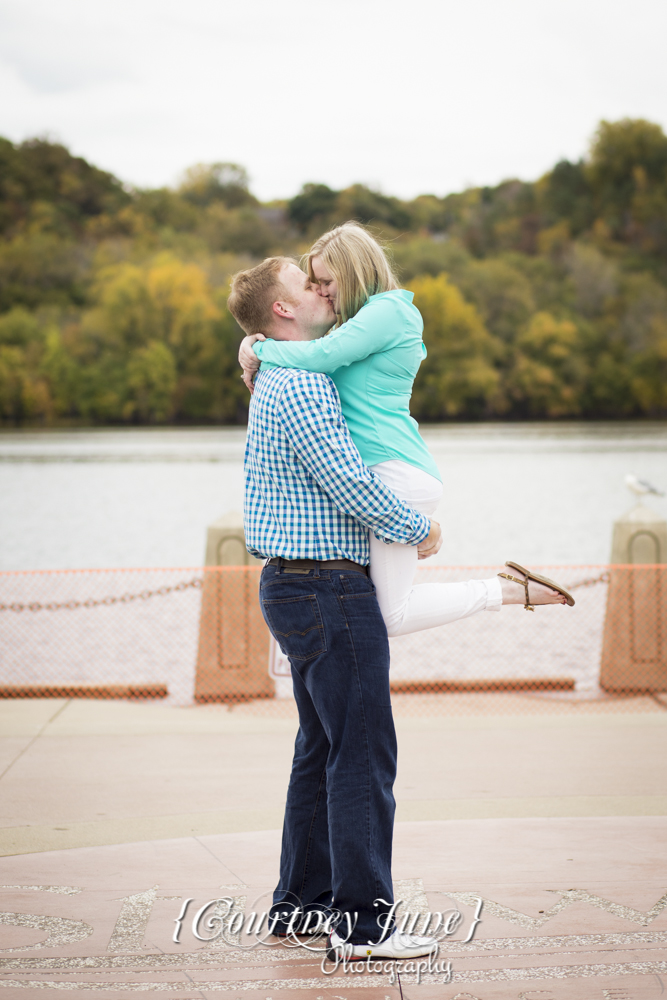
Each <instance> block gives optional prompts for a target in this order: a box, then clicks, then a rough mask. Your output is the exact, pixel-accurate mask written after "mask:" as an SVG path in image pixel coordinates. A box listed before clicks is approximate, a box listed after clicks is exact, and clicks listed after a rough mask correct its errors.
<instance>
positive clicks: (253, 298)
mask: <svg viewBox="0 0 667 1000" xmlns="http://www.w3.org/2000/svg"><path fill="white" fill-rule="evenodd" d="M295 263H296V261H295V260H294V258H293V257H267V258H266V260H263V261H262V263H261V264H258V265H257V267H251V268H250V269H249V270H247V271H238V273H237V274H235V275H234V277H233V278H232V290H231V293H230V296H229V298H228V299H227V308H228V309H229V311H230V313H231V314H232V316H233V317H234V319H235V320H236V322H237V323H238V325H239V326H240V327H241V329H242V330H245V332H246V333H247V334H251V333H266V332H267V330H269V329H270V328H271V324H272V322H273V313H272V310H271V307H272V305H273V303H274V302H276V301H277V300H278V299H282V298H285V299H289V296H288V294H287V290H286V288H285V286H284V285H283V283H282V281H281V280H280V272H281V271H282V269H283V267H284V266H285V264H295Z"/></svg>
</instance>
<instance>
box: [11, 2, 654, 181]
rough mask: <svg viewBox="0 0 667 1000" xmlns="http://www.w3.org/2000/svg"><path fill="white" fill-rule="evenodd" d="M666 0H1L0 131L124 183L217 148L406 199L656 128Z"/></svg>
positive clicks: (250, 161)
mask: <svg viewBox="0 0 667 1000" xmlns="http://www.w3.org/2000/svg"><path fill="white" fill-rule="evenodd" d="M666 39H667V3H666V2H665V0H633V2H632V3H627V2H623V3H621V2H620V0H504V2H503V0H457V2H456V3H455V2H452V0H433V2H430V0H332V2H330V3H328V4H324V3H321V2H319V0H310V2H306V0H236V2H234V3H231V2H229V0H187V2H185V0H57V2H55V3H54V0H0V134H2V135H5V136H6V137H7V138H10V139H12V140H14V141H18V140H22V139H25V138H27V137H30V136H35V135H45V134H48V135H49V136H50V137H53V138H56V139H58V140H60V141H62V142H63V143H65V144H66V145H67V146H69V148H70V149H71V150H72V151H73V152H74V153H76V154H79V155H83V156H85V157H86V158H87V159H89V160H91V161H92V162H93V163H95V164H97V165H98V166H101V167H104V168H105V169H107V170H111V171H113V172H114V173H115V174H117V175H118V176H119V177H120V178H122V179H123V180H125V181H127V182H130V183H132V184H136V185H139V186H159V185H163V184H173V183H174V182H175V181H176V180H177V178H178V177H179V175H180V174H181V172H182V171H183V170H184V169H185V168H186V167H188V166H190V165H191V164H193V163H197V162H213V161H217V160H231V161H236V162H238V163H241V164H243V165H244V166H245V167H246V168H247V169H248V171H249V172H250V175H251V178H252V188H253V190H254V191H255V193H256V194H257V195H258V196H259V197H261V198H263V199H269V198H275V197H288V196H291V195H293V194H295V193H296V192H297V191H298V189H299V188H300V187H301V185H302V184H303V183H304V182H306V181H324V182H326V183H328V184H330V185H331V186H332V187H342V186H345V185H347V184H350V183H352V182H354V181H361V182H364V183H366V184H370V185H371V186H374V187H378V188H380V189H382V190H384V191H385V192H387V193H391V194H398V195H401V196H404V197H408V196H414V195H416V194H419V193H423V192H433V193H436V194H440V195H442V194H446V193H448V192H450V191H455V190H460V189H461V188H463V187H465V186H468V185H471V184H496V183H498V182H499V181H500V180H502V179H504V178H507V177H521V178H523V179H532V178H536V177H538V176H539V175H540V174H541V173H543V172H544V171H545V170H547V169H549V167H551V166H552V165H553V164H554V163H555V162H556V161H557V160H558V159H560V158H562V157H568V158H570V159H578V158H579V157H580V156H581V155H583V154H584V153H585V151H586V148H587V145H588V142H589V140H590V137H591V135H592V133H593V132H594V130H595V126H596V124H597V122H598V121H599V120H600V119H601V118H607V119H610V120H614V119H618V118H622V117H625V116H630V117H642V118H648V119H650V120H652V121H655V122H658V123H660V124H661V125H662V126H663V127H667V58H665V40H666Z"/></svg>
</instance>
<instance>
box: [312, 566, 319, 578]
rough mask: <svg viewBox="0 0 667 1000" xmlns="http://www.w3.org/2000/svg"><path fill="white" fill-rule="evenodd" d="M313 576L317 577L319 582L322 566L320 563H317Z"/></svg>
mask: <svg viewBox="0 0 667 1000" xmlns="http://www.w3.org/2000/svg"><path fill="white" fill-rule="evenodd" d="M313 576H314V577H315V579H316V580H319V577H320V564H319V563H315V568H314V569H313Z"/></svg>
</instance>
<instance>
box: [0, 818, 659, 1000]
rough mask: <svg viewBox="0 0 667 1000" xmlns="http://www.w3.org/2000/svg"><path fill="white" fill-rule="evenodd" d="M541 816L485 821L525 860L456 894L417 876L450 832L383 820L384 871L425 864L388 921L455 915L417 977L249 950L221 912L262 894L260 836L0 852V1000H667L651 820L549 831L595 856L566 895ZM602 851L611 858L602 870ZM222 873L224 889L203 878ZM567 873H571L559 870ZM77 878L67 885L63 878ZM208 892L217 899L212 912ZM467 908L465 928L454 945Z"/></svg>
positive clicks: (488, 869)
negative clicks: (583, 879) (388, 846)
mask: <svg viewBox="0 0 667 1000" xmlns="http://www.w3.org/2000/svg"><path fill="white" fill-rule="evenodd" d="M486 822H487V830H486V832H485V836H486V837H487V843H488V842H491V843H492V840H493V838H491V840H490V841H489V840H488V822H489V821H486ZM540 822H541V823H542V824H543V826H542V827H540V825H539V823H540ZM548 822H549V821H539V822H538V821H528V825H529V826H530V829H525V827H526V823H525V821H524V827H523V828H522V827H521V826H520V825H519V824H520V821H505V825H504V826H503V825H502V823H500V821H499V824H498V825H497V829H498V831H499V836H500V837H501V839H502V837H503V836H504V837H505V838H506V839H507V837H508V835H509V836H511V834H512V832H513V831H514V833H515V835H516V836H517V837H518V838H519V839H521V836H523V837H524V842H525V843H527V844H531V843H534V844H535V848H534V853H533V854H532V855H531V856H530V857H529V856H526V857H525V859H524V863H523V865H522V867H521V869H520V870H517V871H516V872H514V873H513V874H514V875H515V876H516V877H514V878H512V879H511V880H510V879H509V878H507V881H505V882H503V880H502V879H503V877H507V876H508V875H509V874H510V873H509V872H505V871H501V872H500V873H499V872H498V870H496V871H495V873H494V872H493V871H492V868H493V864H492V861H493V859H491V863H490V861H489V858H488V857H487V859H486V861H485V862H484V864H480V880H479V882H477V883H472V882H471V881H468V886H467V887H463V886H462V884H461V876H460V872H459V873H456V877H455V884H452V883H451V882H449V881H448V880H447V879H446V878H444V877H442V875H441V877H439V878H437V879H434V877H433V876H434V873H435V870H436V869H437V868H439V867H440V864H439V862H438V858H437V856H436V855H437V844H438V842H439V840H440V839H441V838H442V837H443V836H450V835H451V831H452V830H453V829H454V828H455V824H453V823H450V824H444V823H420V824H418V823H414V824H403V826H404V827H406V828H408V827H409V828H411V829H406V830H404V831H402V832H401V831H400V828H399V835H398V839H399V840H400V839H401V838H402V840H401V842H400V843H399V851H398V855H399V857H398V859H397V867H398V868H399V869H401V872H400V873H401V874H405V873H406V864H407V863H408V862H407V859H408V858H411V861H410V862H409V863H411V864H412V865H413V871H414V868H415V867H417V868H418V867H423V869H424V870H425V871H428V880H427V879H426V877H425V878H423V879H422V878H421V877H412V878H397V880H396V883H395V891H396V898H397V899H398V898H400V899H402V900H403V901H404V902H403V904H402V907H401V908H400V909H399V911H398V918H399V921H400V919H402V916H404V914H405V913H406V912H409V913H410V914H411V915H412V916H413V918H414V917H416V916H417V914H419V922H420V923H421V921H422V920H423V919H425V918H426V915H427V914H428V913H435V912H442V913H446V911H449V912H451V911H452V910H454V909H456V908H458V909H459V910H460V912H461V914H462V921H461V924H460V926H459V927H458V929H457V930H456V932H455V934H454V935H453V936H452V937H447V938H445V939H444V941H443V944H442V947H441V951H440V954H439V956H438V962H439V963H440V965H441V968H440V971H437V972H435V971H428V969H426V970H424V969H421V970H419V972H417V971H416V969H415V968H414V963H413V967H412V968H410V964H409V963H405V966H406V967H405V968H404V969H403V970H402V971H401V970H400V969H399V970H398V971H399V974H398V975H396V969H395V968H394V969H393V971H392V970H391V969H390V968H389V966H392V965H393V963H382V965H383V966H384V967H383V968H382V969H381V970H380V971H378V969H377V968H375V967H373V968H370V969H369V968H368V966H366V965H365V964H364V963H359V962H357V963H353V965H352V966H349V967H348V968H347V969H346V970H344V969H343V968H342V967H339V968H338V969H337V970H335V971H333V970H332V966H331V963H329V965H328V966H327V971H328V972H329V973H331V974H324V972H323V969H322V957H323V954H322V951H320V950H314V951H310V950H308V949H307V948H306V947H302V946H296V944H290V943H286V942H284V941H277V939H275V938H272V937H270V936H266V935H264V936H263V938H262V940H261V941H260V942H259V943H257V941H256V940H255V939H254V938H252V937H248V936H247V935H245V933H244V929H243V928H241V929H240V930H239V924H240V923H241V918H240V916H239V918H238V920H237V921H236V922H233V921H232V920H231V918H232V917H233V915H234V914H239V915H243V916H244V919H245V920H246V921H247V917H248V914H249V913H251V912H262V911H263V910H264V909H266V907H267V905H268V902H269V900H270V889H271V885H272V880H271V877H270V876H271V872H272V870H273V868H274V865H275V863H276V861H277V849H278V844H279V835H278V834H277V833H276V832H275V831H269V832H263V833H261V834H242V835H220V836H212V837H203V838H190V839H184V840H180V841H165V842H153V843H144V844H134V845H132V844H126V845H117V846H114V847H105V848H83V849H77V850H71V851H57V852H49V853H47V854H41V855H38V854H33V855H23V856H16V857H9V858H3V859H1V860H0V878H2V880H3V881H6V883H7V884H5V885H3V886H0V891H1V892H2V896H3V903H2V906H3V912H1V913H0V925H1V926H0V944H1V945H2V947H1V948H0V1000H12V998H13V997H16V998H19V997H20V998H21V1000H26V998H29V997H33V996H34V997H37V996H40V997H41V996H44V995H48V993H49V991H57V992H58V996H63V995H64V996H65V997H66V995H67V994H68V993H72V994H73V995H74V994H76V995H77V996H79V995H81V994H82V993H83V994H84V995H85V994H86V993H91V994H92V993H94V994H95V996H96V997H100V998H102V1000H104V998H105V997H108V998H114V1000H117V998H118V997H119V996H121V997H131V996H133V995H134V994H137V993H144V992H161V993H165V994H170V995H173V996H174V998H175V1000H206V998H207V997H209V996H210V997H213V996H215V995H217V994H225V995H227V996H228V997H230V1000H233V998H235V997H236V998H241V997H243V998H244V1000H289V998H291V997H299V998H300V1000H350V998H351V997H352V996H357V997H359V996H360V994H359V993H358V992H357V991H359V990H365V991H366V993H364V994H362V995H363V996H364V997H365V998H366V1000H401V998H402V1000H435V998H438V1000H501V998H502V1000H644V998H658V997H662V998H664V1000H667V885H660V884H659V878H647V877H646V875H647V874H648V870H647V869H648V866H650V865H651V864H652V862H651V855H652V853H653V852H654V851H655V849H656V848H657V847H659V845H660V844H662V846H663V848H664V843H665V834H666V833H667V822H666V821H664V820H661V819H660V818H655V817H652V818H650V820H648V821H646V822H647V823H648V827H647V828H646V830H645V831H644V834H645V835H644V836H643V839H642V837H639V838H638V837H637V836H635V835H634V833H636V831H637V829H638V827H637V825H636V824H637V823H639V825H641V823H642V822H644V821H642V820H639V821H637V820H633V822H634V823H635V826H633V825H632V824H631V823H629V822H625V821H624V822H621V821H619V820H608V821H606V823H607V825H606V826H605V821H603V820H596V821H583V820H577V821H565V820H560V821H558V822H560V823H561V827H560V828H559V829H560V832H561V834H562V839H563V840H564V842H565V843H566V844H567V845H568V847H569V849H570V850H571V851H572V852H573V855H574V854H575V852H576V848H577V845H578V844H580V843H583V842H584V838H585V837H588V838H589V839H590V838H591V837H593V838H595V837H597V838H599V839H598V843H599V854H600V856H601V857H604V862H603V863H602V862H601V863H600V865H599V866H598V868H597V870H596V866H595V864H592V869H591V882H589V883H588V885H582V884H579V885H575V886H572V885H567V884H566V883H561V884H559V883H558V882H557V881H556V879H555V878H554V874H556V876H557V875H558V874H560V872H559V870H558V865H559V864H561V862H558V864H555V863H554V867H549V866H548V865H545V864H544V857H545V856H546V855H545V854H544V852H542V853H540V850H539V848H540V843H539V838H540V836H541V833H540V831H541V830H544V831H547V833H545V834H544V837H543V840H542V843H541V848H542V849H544V847H545V845H546V844H547V841H548V839H549V836H551V831H552V829H553V826H552V827H547V826H545V825H544V824H546V823H548ZM568 822H570V826H572V824H575V825H576V826H577V829H576V830H575V831H574V833H572V832H571V831H570V833H568V830H570V828H569V827H567V826H566V825H563V824H567V823H568ZM508 823H514V824H515V825H514V827H511V826H508ZM586 823H588V827H586ZM531 824H532V825H531ZM425 828H428V829H426V830H425ZM522 830H523V833H522ZM633 831H634V833H633ZM459 832H460V833H466V832H467V833H468V834H469V835H470V836H473V837H474V835H475V825H474V823H472V822H471V823H468V824H467V826H466V825H465V824H461V825H460V827H459ZM545 838H546V839H545ZM193 842H196V844H193ZM593 842H594V840H593ZM429 843H430V844H431V848H430V849H429V851H428V853H427V854H425V853H424V847H425V845H426V846H428V844H429ZM197 851H199V852H200V858H201V862H200V870H199V872H197ZM501 853H502V852H501ZM207 854H208V856H210V857H209V858H208V859H207ZM614 854H615V855H616V856H617V858H618V862H617V864H616V866H615V867H616V870H615V872H612V873H611V874H615V877H613V878H610V877H609V875H610V871H609V868H610V861H613V857H614ZM499 857H500V855H499ZM625 857H627V864H624V861H623V859H624V858H625ZM420 858H422V863H421V865H420ZM573 860H574V859H573V858H570V857H568V858H563V859H562V863H563V864H564V863H565V862H570V861H573ZM561 867H562V864H561ZM611 867H612V868H614V865H613V864H612V865H611ZM653 867H654V868H655V864H653ZM222 869H225V870H226V872H227V873H228V878H227V881H225V882H221V881H215V880H214V879H212V878H211V876H212V875H213V874H214V872H215V873H218V870H220V873H222V871H221V870H222ZM572 870H573V871H577V874H580V872H579V871H578V870H577V869H576V866H575V869H572ZM77 871H78V873H79V875H80V876H81V877H80V878H79V879H78V882H79V884H78V885H77V884H76V882H77V879H76V878H73V877H72V876H73V875H76V874H77ZM58 872H61V873H62V874H63V875H65V876H67V877H66V884H58V882H57V880H56V879H54V878H53V876H54V875H55V874H57V873H58ZM603 872H604V874H605V875H606V876H607V877H606V879H604V880H602V879H601V878H600V875H602V874H603ZM27 873H33V874H34V875H35V876H37V877H36V878H35V879H34V882H33V881H28V880H27V879H25V878H24V877H22V876H25V875H26V874H27ZM230 875H231V876H232V877H231V878H230V877H229V876H230ZM234 875H236V880H233V877H234ZM157 876H159V881H158V880H157ZM153 877H155V881H153ZM63 881H65V879H63ZM101 886H103V887H101ZM109 886H116V887H117V888H115V889H114V888H109ZM132 889H134V890H136V891H132ZM222 899H224V900H227V902H224V903H217V904H216V903H215V902H214V901H216V900H222ZM480 899H481V900H482V903H481V904H480V902H479V901H480ZM188 900H189V902H188ZM208 903H210V904H211V905H210V906H208V908H207V904H208ZM476 914H479V915H480V917H481V922H480V924H479V925H478V926H477V927H476V928H475V933H474V936H473V938H472V940H470V941H468V942H467V943H465V939H466V937H467V936H469V933H470V931H471V928H472V926H473V922H474V918H475V915H476ZM221 922H222V923H224V924H225V927H226V930H225V934H224V939H223V938H222V937H217V938H215V939H214V940H211V941H202V940H198V939H197V936H196V935H197V934H200V936H201V938H204V937H210V936H212V935H213V934H214V933H215V930H216V929H218V928H219V927H220V924H221ZM175 935H176V937H177V938H178V942H177V941H175V940H174V936H175ZM253 941H254V942H255V943H254V947H251V946H250V945H252V943H253ZM313 947H314V948H317V947H320V948H321V944H320V945H319V946H318V945H317V943H315V945H313Z"/></svg>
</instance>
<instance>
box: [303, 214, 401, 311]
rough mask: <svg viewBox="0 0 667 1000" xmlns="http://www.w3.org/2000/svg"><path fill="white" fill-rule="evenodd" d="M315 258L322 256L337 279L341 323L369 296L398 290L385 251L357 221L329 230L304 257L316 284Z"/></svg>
mask: <svg viewBox="0 0 667 1000" xmlns="http://www.w3.org/2000/svg"><path fill="white" fill-rule="evenodd" d="M314 257H321V258H322V260H323V262H324V263H325V264H326V266H327V268H328V269H329V271H331V273H332V275H333V276H334V278H335V279H336V283H337V285H338V304H337V308H338V313H339V316H340V322H341V323H345V322H346V320H348V319H351V318H352V317H353V316H356V314H357V313H358V312H359V310H360V309H361V307H362V306H363V305H365V304H366V303H367V302H368V299H369V298H370V296H371V295H377V294H378V293H379V292H390V291H392V290H393V289H395V288H398V287H399V285H398V281H397V280H396V275H395V274H394V272H393V270H392V267H391V264H390V263H389V261H388V259H387V255H386V253H385V250H384V249H383V247H382V246H380V244H379V243H378V242H377V240H375V239H374V238H373V237H372V236H371V234H370V233H369V232H368V230H367V229H364V227H363V226H360V225H359V223H358V222H345V223H344V224H343V225H342V226H336V228H335V229H330V230H329V232H328V233H325V234H324V236H320V238H319V240H316V241H315V243H313V245H312V247H311V248H310V250H309V251H308V253H307V254H305V255H304V259H303V263H305V264H306V265H307V269H308V276H309V277H310V280H311V281H312V282H314V283H317V282H316V278H315V275H314V274H313V264H312V262H313V258H314Z"/></svg>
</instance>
